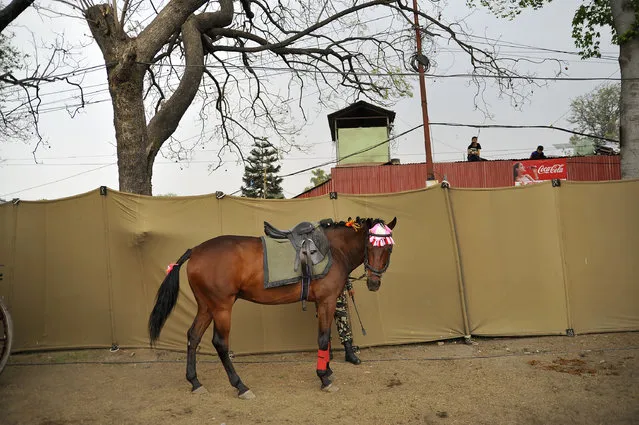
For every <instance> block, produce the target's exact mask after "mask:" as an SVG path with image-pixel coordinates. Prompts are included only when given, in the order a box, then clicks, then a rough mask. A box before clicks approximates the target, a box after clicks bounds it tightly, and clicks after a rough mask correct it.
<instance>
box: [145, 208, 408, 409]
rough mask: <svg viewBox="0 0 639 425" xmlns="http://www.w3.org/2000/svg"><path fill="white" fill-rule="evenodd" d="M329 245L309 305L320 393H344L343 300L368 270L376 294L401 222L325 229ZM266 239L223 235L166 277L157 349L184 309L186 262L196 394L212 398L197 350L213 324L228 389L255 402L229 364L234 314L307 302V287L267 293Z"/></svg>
mask: <svg viewBox="0 0 639 425" xmlns="http://www.w3.org/2000/svg"><path fill="white" fill-rule="evenodd" d="M320 223H321V224H320V225H321V227H322V229H323V231H324V233H325V235H326V237H327V239H328V241H329V244H330V251H331V255H332V265H331V266H330V269H329V270H328V272H327V273H326V275H325V276H324V277H323V278H321V279H316V280H313V281H312V282H311V285H310V288H309V291H308V298H307V299H308V301H309V302H314V303H315V306H316V309H317V317H318V325H319V334H318V341H317V342H318V351H317V368H316V373H317V376H318V377H319V379H320V381H321V387H320V388H321V389H322V390H324V391H327V392H334V391H337V387H336V386H334V385H332V383H331V380H330V379H329V377H330V376H331V374H332V373H333V371H332V370H331V368H330V364H329V360H330V358H329V349H330V331H331V323H332V321H333V315H334V314H335V308H336V303H337V298H338V296H339V295H340V294H341V293H342V291H343V290H344V286H345V284H346V281H347V279H348V276H349V274H350V273H351V272H352V271H353V270H355V269H356V268H357V267H359V266H360V265H361V264H362V263H364V267H365V274H366V277H367V280H366V283H367V287H368V289H369V290H370V291H377V290H379V288H380V285H381V277H382V274H383V273H384V272H385V271H386V269H387V268H388V266H389V264H390V255H391V252H392V247H393V244H394V241H393V239H392V229H393V228H394V227H395V225H396V224H397V218H396V217H395V218H393V220H392V221H391V222H390V223H388V224H385V223H384V221H383V220H381V219H371V218H359V217H357V218H356V219H355V220H350V219H349V221H347V222H343V221H341V222H335V223H333V222H330V223H326V222H320ZM263 251H264V248H263V246H262V242H261V239H260V238H259V237H253V236H238V235H222V236H218V237H215V238H213V239H209V240H207V241H205V242H203V243H202V244H200V245H198V246H196V247H194V248H192V249H188V250H187V251H186V252H185V253H184V254H183V255H182V256H181V257H180V258H179V259H178V260H177V262H176V263H175V264H172V265H170V266H169V268H168V271H167V275H166V277H165V278H164V281H163V282H162V284H161V285H160V288H159V289H158V292H157V295H156V303H155V306H154V307H153V311H152V312H151V315H150V317H149V323H148V326H149V336H150V340H151V345H153V344H154V342H155V341H156V340H157V339H158V338H159V336H160V332H161V330H162V327H163V325H164V323H165V321H166V319H167V317H168V316H169V314H170V313H171V310H172V309H173V307H174V306H175V304H176V302H177V297H178V293H179V285H180V283H179V279H180V267H181V266H182V264H184V263H185V262H186V261H187V260H190V261H189V262H188V264H187V276H188V280H189V285H190V287H191V290H192V291H193V295H194V296H195V301H196V302H197V314H196V316H195V319H194V320H193V325H192V326H191V328H190V329H189V330H188V332H187V341H188V343H187V362H186V379H187V380H188V381H189V382H190V383H191V385H192V391H193V392H196V393H197V392H201V391H205V389H204V387H202V384H200V381H199V380H198V378H197V373H196V368H195V364H196V361H195V357H196V349H197V347H198V345H199V343H200V339H201V338H202V335H203V334H204V332H205V331H206V329H207V328H208V326H209V325H210V324H211V321H213V330H214V332H213V346H214V347H215V350H216V351H217V354H218V356H219V358H220V360H221V362H222V365H223V366H224V369H225V371H226V374H227V375H228V379H229V382H230V383H231V385H232V386H233V387H235V388H236V389H237V391H238V396H239V398H241V399H251V398H254V397H255V395H254V394H253V392H252V391H251V390H250V389H249V388H248V387H247V386H246V385H245V384H244V383H243V382H242V380H241V379H240V377H239V376H238V374H237V372H235V368H234V367H233V363H232V361H231V359H230V357H229V351H228V349H229V345H228V342H229V332H230V330H231V310H232V309H233V304H234V303H235V301H236V300H237V299H238V298H241V299H244V300H247V301H251V302H254V303H258V304H270V305H277V304H290V303H295V302H299V301H300V294H301V291H302V289H301V285H300V284H297V283H296V284H290V285H286V286H280V287H275V288H268V289H265V288H264V259H263V253H264V252H263Z"/></svg>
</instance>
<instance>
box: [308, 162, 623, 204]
mask: <svg viewBox="0 0 639 425" xmlns="http://www.w3.org/2000/svg"><path fill="white" fill-rule="evenodd" d="M512 163H513V161H510V160H503V161H481V162H442V163H436V164H434V169H435V170H434V171H435V178H436V179H437V180H439V181H442V180H443V179H444V176H445V177H446V180H448V181H449V182H450V184H451V186H452V187H474V188H491V187H510V186H512V185H513V168H512ZM566 165H567V172H568V180H574V181H602V180H619V179H621V166H620V157H619V156H590V157H569V158H566ZM331 175H332V179H331V180H330V181H329V182H327V183H326V184H323V185H321V186H318V187H316V188H314V189H312V190H310V191H308V192H305V193H303V194H301V195H298V196H297V197H298V198H310V197H313V196H322V195H326V194H328V193H329V192H333V191H335V192H337V193H351V194H362V193H393V192H401V191H404V190H414V189H422V188H424V187H426V164H425V163H419V164H402V165H378V166H361V167H337V168H333V169H331Z"/></svg>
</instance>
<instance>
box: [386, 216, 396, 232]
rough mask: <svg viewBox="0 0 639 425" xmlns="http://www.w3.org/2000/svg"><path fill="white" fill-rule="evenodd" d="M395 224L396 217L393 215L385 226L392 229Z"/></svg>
mask: <svg viewBox="0 0 639 425" xmlns="http://www.w3.org/2000/svg"><path fill="white" fill-rule="evenodd" d="M396 224H397V217H393V220H391V222H390V223H388V224H387V226H388V228H389V229H391V230H393V228H394V227H395V225H396Z"/></svg>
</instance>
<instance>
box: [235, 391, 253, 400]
mask: <svg viewBox="0 0 639 425" xmlns="http://www.w3.org/2000/svg"><path fill="white" fill-rule="evenodd" d="M238 397H239V398H241V399H242V400H253V399H254V398H255V394H253V391H251V390H246V391H244V392H243V393H242V394H240V395H238Z"/></svg>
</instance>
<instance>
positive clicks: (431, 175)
mask: <svg viewBox="0 0 639 425" xmlns="http://www.w3.org/2000/svg"><path fill="white" fill-rule="evenodd" d="M417 10H418V9H417V0H413V14H414V16H415V36H416V38H417V54H418V55H421V54H422V34H421V31H420V28H419V15H418V13H417ZM417 63H418V65H419V68H418V69H419V91H420V94H421V98H422V118H423V121H424V145H425V147H426V175H427V177H426V178H427V179H428V180H435V172H434V170H433V153H432V151H431V147H430V127H429V125H428V104H427V103H426V81H425V80H424V65H422V63H421V62H419V61H417Z"/></svg>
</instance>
